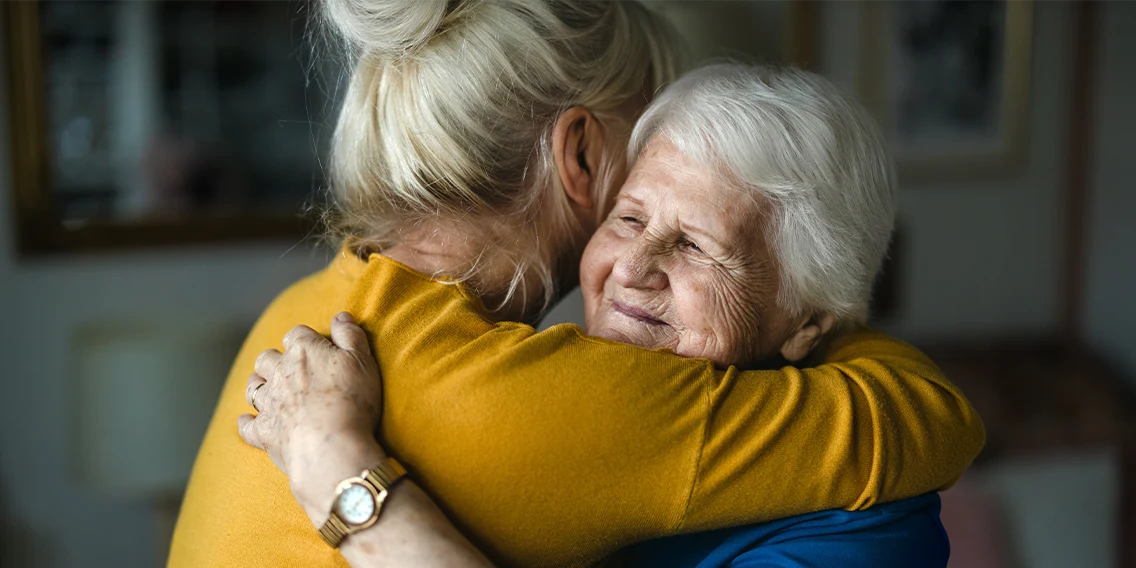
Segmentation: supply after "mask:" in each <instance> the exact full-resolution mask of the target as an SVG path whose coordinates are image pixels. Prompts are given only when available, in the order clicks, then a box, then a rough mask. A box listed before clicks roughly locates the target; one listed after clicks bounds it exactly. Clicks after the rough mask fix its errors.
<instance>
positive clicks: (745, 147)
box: [629, 63, 898, 322]
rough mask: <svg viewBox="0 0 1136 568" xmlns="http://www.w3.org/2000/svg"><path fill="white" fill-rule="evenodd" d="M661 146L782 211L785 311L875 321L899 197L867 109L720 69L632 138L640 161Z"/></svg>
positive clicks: (812, 89) (762, 72)
mask: <svg viewBox="0 0 1136 568" xmlns="http://www.w3.org/2000/svg"><path fill="white" fill-rule="evenodd" d="M657 136H662V137H665V138H666V139H667V140H669V141H670V142H671V143H673V144H674V145H675V146H676V147H677V148H678V150H679V151H680V152H681V153H682V154H683V155H684V156H686V157H687V158H688V159H691V160H692V161H693V162H694V163H696V164H699V165H701V166H704V167H708V168H712V169H714V170H715V171H717V172H718V173H719V175H720V179H722V180H723V182H726V183H732V184H736V185H738V186H740V187H741V188H742V189H749V190H752V191H756V192H759V193H760V195H762V196H764V197H765V198H767V199H768V201H769V203H771V204H772V211H771V212H770V213H771V217H770V221H771V222H769V223H767V224H766V233H767V234H766V238H767V240H768V242H770V243H772V246H773V248H774V256H775V258H776V260H777V262H778V264H779V267H778V268H779V271H780V274H781V280H780V286H779V291H778V298H777V299H778V302H779V304H780V305H781V306H782V307H783V308H785V309H787V310H789V311H790V313H793V314H794V315H799V314H801V313H805V312H821V313H829V314H832V315H834V316H836V318H837V321H838V322H849V321H854V322H863V321H864V320H866V319H867V315H868V308H869V305H868V304H869V300H870V297H871V290H872V284H873V282H874V280H875V276H876V273H877V272H879V270H880V266H881V264H882V263H883V259H884V257H885V255H886V254H887V247H888V242H889V240H890V238H891V233H892V229H893V228H894V225H895V214H896V201H897V197H898V196H897V184H896V179H895V171H894V167H893V165H892V161H891V159H890V158H889V156H888V153H887V150H886V146H885V143H884V140H883V137H882V135H881V134H880V131H879V128H878V127H877V126H876V123H875V121H874V120H873V119H872V118H871V117H870V116H869V115H868V113H867V112H866V111H865V110H864V108H863V107H862V106H861V105H860V104H858V103H857V102H855V101H854V100H852V99H850V98H849V97H847V96H845V95H844V94H843V93H842V92H841V91H840V90H839V89H838V88H837V87H836V86H835V85H833V84H832V83H830V82H829V81H827V80H825V79H824V78H822V77H820V76H819V75H816V74H814V73H809V72H806V71H801V70H798V69H792V68H776V67H769V66H751V65H743V64H736V63H724V64H721V63H720V64H715V65H710V66H707V67H704V68H701V69H698V70H695V71H693V72H691V73H689V74H687V75H686V76H684V77H683V78H681V79H680V80H678V81H677V82H675V83H674V84H673V85H671V86H669V87H667V88H666V90H664V91H663V92H662V93H661V94H660V95H659V96H658V97H657V98H656V99H655V100H654V102H653V103H652V104H651V106H650V107H649V108H648V109H647V110H646V111H645V113H644V114H643V116H642V118H641V119H640V120H639V122H638V124H637V125H636V127H635V131H634V132H633V133H632V136H631V146H630V149H629V152H630V155H631V157H632V159H634V157H636V156H638V155H639V154H640V153H641V152H642V151H643V150H644V149H645V147H646V146H647V144H648V142H649V141H650V140H651V139H652V138H654V137H657Z"/></svg>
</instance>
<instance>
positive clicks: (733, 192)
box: [619, 139, 768, 236]
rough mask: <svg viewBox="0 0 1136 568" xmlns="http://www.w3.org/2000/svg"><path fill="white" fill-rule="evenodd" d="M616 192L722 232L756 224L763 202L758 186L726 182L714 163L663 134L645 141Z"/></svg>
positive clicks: (644, 204)
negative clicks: (703, 161) (685, 151)
mask: <svg viewBox="0 0 1136 568" xmlns="http://www.w3.org/2000/svg"><path fill="white" fill-rule="evenodd" d="M619 197H620V198H621V200H624V201H630V202H633V203H639V204H642V205H643V206H644V207H648V208H650V209H652V210H655V211H656V212H657V213H660V214H667V213H671V214H673V215H674V216H677V217H678V218H679V220H680V221H688V222H692V223H698V224H700V225H703V227H702V228H703V229H705V230H715V232H719V233H720V234H724V236H726V235H729V234H730V233H734V232H737V231H744V232H748V231H749V230H750V229H752V228H753V227H754V226H756V225H758V224H760V222H761V219H762V217H763V212H764V211H765V210H766V208H767V206H768V201H767V199H766V198H765V197H764V196H762V195H760V193H759V192H756V191H752V190H747V189H741V188H739V187H737V186H736V185H735V184H732V183H729V182H728V181H726V179H725V178H724V176H723V175H722V174H720V173H719V172H717V171H715V170H714V169H713V168H710V167H707V166H705V165H702V164H699V163H696V162H694V161H692V160H690V159H689V158H687V157H686V156H684V155H683V154H682V153H681V152H680V151H679V150H678V148H677V147H676V146H675V145H674V144H672V143H671V142H670V141H668V140H666V139H656V140H652V141H651V143H650V144H648V145H647V148H646V149H645V150H644V151H643V153H642V155H641V156H640V157H639V159H638V160H636V161H635V165H634V166H633V168H632V170H631V174H630V175H629V176H628V179H627V183H626V184H625V185H624V186H623V189H622V190H621V191H620V193H619Z"/></svg>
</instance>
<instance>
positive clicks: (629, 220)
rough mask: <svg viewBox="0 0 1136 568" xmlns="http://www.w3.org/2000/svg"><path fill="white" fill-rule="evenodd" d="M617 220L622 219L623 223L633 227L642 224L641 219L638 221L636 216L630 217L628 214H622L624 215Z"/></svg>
mask: <svg viewBox="0 0 1136 568" xmlns="http://www.w3.org/2000/svg"><path fill="white" fill-rule="evenodd" d="M619 220H620V221H623V222H624V223H626V224H628V225H632V226H634V227H642V226H643V222H642V221H640V220H639V219H638V218H636V217H631V216H630V215H624V216H622V217H620V218H619Z"/></svg>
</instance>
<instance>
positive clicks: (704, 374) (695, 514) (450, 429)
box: [348, 257, 984, 565]
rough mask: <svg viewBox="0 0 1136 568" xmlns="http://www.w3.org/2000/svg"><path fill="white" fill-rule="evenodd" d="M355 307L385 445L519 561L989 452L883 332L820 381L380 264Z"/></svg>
mask: <svg viewBox="0 0 1136 568" xmlns="http://www.w3.org/2000/svg"><path fill="white" fill-rule="evenodd" d="M348 305H349V309H351V311H352V312H353V313H355V314H356V317H357V318H359V320H360V322H361V323H362V324H363V325H364V327H366V328H367V329H368V331H369V332H370V334H371V337H372V341H373V346H374V348H375V353H376V356H377V358H378V360H379V364H380V370H381V372H382V374H383V381H384V396H385V398H386V400H385V402H384V418H383V424H382V430H381V435H382V437H383V439H384V442H385V443H387V444H388V446H389V448H390V449H391V451H392V452H393V453H395V454H396V455H398V456H399V457H401V458H403V459H404V460H405V461H406V462H408V463H409V464H410V466H411V469H412V472H413V473H414V474H415V475H416V476H417V477H418V479H419V480H420V482H422V483H423V485H424V486H425V487H426V488H427V490H428V491H430V492H431V493H433V494H434V496H435V497H436V498H438V499H439V500H440V501H441V502H442V504H443V506H444V508H445V509H446V510H447V512H448V513H449V514H450V516H451V518H453V519H454V520H455V522H456V523H458V524H459V526H460V527H462V528H463V530H465V531H466V532H467V534H469V535H470V536H471V537H472V538H474V540H475V541H476V542H478V544H479V545H481V546H482V547H483V548H484V549H486V551H487V552H488V553H489V554H491V555H492V556H493V557H495V558H497V559H498V560H501V561H504V562H506V563H515V564H520V565H535V564H557V565H565V564H568V565H571V564H586V563H589V562H593V561H595V560H597V559H599V558H602V557H604V556H606V555H608V554H610V553H612V552H614V551H615V550H618V549H619V548H621V547H623V546H626V545H629V544H631V543H634V542H638V541H641V540H646V539H650V538H657V537H662V536H667V535H670V534H675V533H678V532H690V531H696V530H706V529H712V528H718V527H725V526H733V525H740V524H749V523H756V522H762V521H767V520H771V519H775V518H781V517H786V516H791V515H796V514H801V513H805V512H810V511H816V510H823V509H830V508H845V509H859V508H865V507H868V506H870V505H871V504H873V503H875V502H878V501H890V500H895V499H900V498H903V497H908V496H911V495H916V494H920V493H925V492H928V491H932V490H936V489H940V488H943V487H946V486H948V485H950V484H951V483H952V482H953V481H954V480H955V479H957V477H958V476H959V475H961V473H962V471H963V470H964V469H965V468H966V467H967V465H968V464H969V463H970V461H971V460H972V459H973V458H974V457H975V456H976V455H977V453H978V451H979V450H980V449H981V447H982V445H983V442H984V431H983V428H982V424H981V422H980V421H979V419H978V417H977V415H976V414H975V412H974V410H973V408H972V407H971V406H970V404H969V403H968V402H967V400H966V399H965V398H964V397H963V396H962V394H961V393H960V392H959V391H958V390H957V389H956V388H955V387H954V386H953V385H951V384H950V383H949V382H948V381H947V380H946V379H945V378H943V377H942V373H941V372H940V371H939V370H938V369H937V368H936V367H935V366H934V365H933V364H932V363H931V362H930V361H929V360H928V359H927V358H926V357H925V356H923V355H922V354H921V353H919V351H917V350H915V349H914V348H911V347H910V346H907V345H906V344H903V343H902V342H899V341H896V340H894V339H891V338H888V337H887V336H885V335H883V334H880V333H877V332H873V331H870V330H859V331H853V332H850V333H848V334H846V335H845V336H844V337H842V338H841V339H839V340H837V341H835V342H834V343H833V345H832V346H831V347H830V348H829V349H828V350H827V352H826V353H825V354H823V361H822V364H820V365H819V366H817V367H815V368H809V369H797V368H792V367H786V368H784V369H780V370H772V371H738V370H737V369H729V370H726V371H721V370H717V369H715V368H714V367H713V366H712V365H711V364H710V363H709V362H708V361H705V360H698V359H685V358H681V357H678V356H675V355H674V354H672V353H669V352H666V351H649V350H645V349H641V348H637V347H634V346H630V345H625V344H620V343H616V342H611V341H606V340H602V339H597V338H591V337H588V336H585V335H584V334H583V333H582V332H581V331H580V330H579V328H577V327H575V326H556V327H554V328H552V329H550V330H546V331H544V332H540V333H537V332H536V331H535V330H533V329H532V328H531V327H528V326H524V325H518V324H509V323H504V324H494V323H492V322H489V321H488V320H487V319H485V318H484V317H482V316H481V315H480V311H479V306H480V304H479V303H478V302H477V301H476V300H475V299H473V298H471V297H469V296H467V295H466V294H465V293H464V291H463V290H462V288H461V287H460V286H453V285H446V284H440V283H436V282H431V281H429V280H428V279H426V278H425V277H423V276H421V275H418V274H416V273H414V272H413V271H411V270H409V269H406V268H405V267H402V266H401V265H399V264H397V263H396V262H394V261H392V260H389V259H385V258H382V257H373V258H372V259H371V261H370V263H369V266H368V269H367V271H366V272H365V273H364V274H363V276H362V277H361V278H360V280H359V281H358V283H357V286H356V289H355V291H354V292H353V293H352V295H351V297H350V299H349V302H348Z"/></svg>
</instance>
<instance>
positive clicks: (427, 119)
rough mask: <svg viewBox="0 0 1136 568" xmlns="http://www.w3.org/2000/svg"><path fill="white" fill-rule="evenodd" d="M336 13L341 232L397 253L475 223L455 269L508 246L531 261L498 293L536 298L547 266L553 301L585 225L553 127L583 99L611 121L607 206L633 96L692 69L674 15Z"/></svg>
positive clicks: (601, 5)
mask: <svg viewBox="0 0 1136 568" xmlns="http://www.w3.org/2000/svg"><path fill="white" fill-rule="evenodd" d="M323 15H324V17H325V20H326V21H327V22H329V23H330V25H331V27H332V28H333V29H334V30H335V31H337V32H338V33H339V35H340V36H341V37H342V38H343V39H344V40H345V41H346V42H347V44H348V47H349V48H350V50H352V51H353V52H354V66H353V70H352V74H351V80H350V84H349V87H348V90H347V93H346V97H345V100H344V102H343V107H342V109H341V111H340V114H339V119H338V122H337V126H336V130H335V134H334V138H333V141H332V150H331V154H332V155H331V168H330V169H331V180H332V189H333V196H334V197H335V200H336V203H335V206H336V207H335V211H334V212H333V216H334V217H335V219H334V221H333V224H334V225H335V229H337V232H338V233H339V234H340V236H342V237H343V238H344V239H345V240H347V241H349V242H351V243H354V244H355V245H358V246H369V247H375V248H378V249H380V250H381V249H382V248H385V247H388V246H390V245H392V244H395V243H397V242H399V240H400V237H401V236H402V235H404V234H405V233H406V231H407V229H409V228H412V227H414V226H415V224H416V223H419V222H422V221H426V220H430V219H438V218H439V217H441V218H444V219H449V220H456V221H461V222H464V223H465V224H466V226H465V228H468V230H469V232H470V235H471V237H470V239H469V240H470V242H475V243H481V247H482V248H481V252H480V253H478V254H475V255H474V256H475V258H473V259H471V260H470V265H469V269H468V272H467V273H466V274H464V275H460V274H459V275H451V276H456V277H457V278H458V279H459V280H465V279H469V280H471V281H472V282H473V283H475V284H476V281H477V277H478V275H479V272H478V271H479V269H480V265H479V261H480V260H481V258H482V257H483V256H485V255H497V258H502V257H504V258H507V259H508V261H509V263H511V265H512V266H515V267H516V271H515V274H514V276H513V278H512V283H511V285H510V287H509V289H508V290H506V291H501V290H497V291H496V292H503V293H504V296H505V298H506V299H508V298H510V297H512V295H513V293H514V292H516V291H517V290H518V288H521V293H525V292H527V291H526V290H524V289H523V287H524V282H525V277H526V275H531V276H536V278H537V281H539V282H540V283H541V284H542V286H543V299H544V302H545V306H547V305H548V303H549V301H550V300H551V299H552V298H553V297H554V295H555V294H556V290H555V287H556V286H555V284H556V278H555V275H556V271H557V270H561V269H563V268H565V267H567V268H574V264H575V263H576V260H575V259H578V258H579V256H578V254H572V253H573V251H571V250H567V249H570V248H571V247H572V246H575V245H573V244H571V243H576V242H578V241H580V240H581V239H580V236H581V235H583V234H584V232H583V231H584V230H585V229H584V228H583V227H581V226H580V223H579V222H578V220H577V218H576V217H575V215H573V214H572V212H571V208H570V205H569V202H568V200H567V198H566V196H565V194H564V191H563V188H562V187H561V184H560V181H559V177H558V176H557V175H556V168H555V163H554V161H553V156H552V141H551V134H552V128H553V125H554V124H555V121H556V119H557V117H558V116H559V115H560V113H561V112H562V111H564V110H565V109H567V108H568V107H571V106H574V105H582V106H584V107H587V108H588V109H589V110H590V111H591V112H592V113H593V115H594V116H595V117H596V118H597V120H598V121H599V122H600V123H601V124H602V125H603V129H604V134H605V146H606V148H605V151H604V154H603V157H602V158H601V163H600V166H599V171H597V172H594V173H595V175H596V177H597V178H598V183H599V184H600V188H601V190H600V192H599V195H598V196H597V197H598V200H597V201H598V203H601V204H602V203H607V201H608V195H609V194H610V193H612V192H613V187H612V186H614V183H615V181H618V178H619V177H620V176H619V175H618V174H619V173H620V172H622V171H623V170H624V169H625V167H626V155H625V149H626V143H627V140H628V138H629V136H630V133H631V128H632V126H633V125H632V120H633V119H634V116H633V112H629V111H628V110H627V109H628V108H629V105H630V108H634V109H637V108H639V107H641V106H642V105H643V104H645V102H646V97H648V96H649V95H650V94H651V93H652V92H653V91H654V90H655V89H656V88H658V87H659V86H660V85H662V84H663V83H665V82H667V81H670V80H673V78H674V76H675V74H676V69H675V67H676V57H675V56H676V54H675V53H674V52H673V51H672V42H673V41H674V38H675V36H674V35H673V33H674V32H673V31H672V30H671V29H670V28H669V27H668V26H667V24H666V23H665V20H663V19H662V18H661V16H658V15H656V14H654V13H652V12H649V11H647V10H646V9H645V8H644V7H642V6H641V5H639V4H637V3H634V2H607V1H596V0H587V1H578V0H492V1H482V0H416V1H407V0H324V10H323ZM614 189H617V188H614ZM568 259H572V266H567V260H568ZM562 261H563V262H562ZM557 263H562V264H564V265H565V266H561V267H558V266H555V265H556V264H557ZM572 272H573V273H574V272H575V271H574V270H573V271H572ZM479 292H486V290H479ZM538 299H539V298H538ZM526 303H527V302H526Z"/></svg>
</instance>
